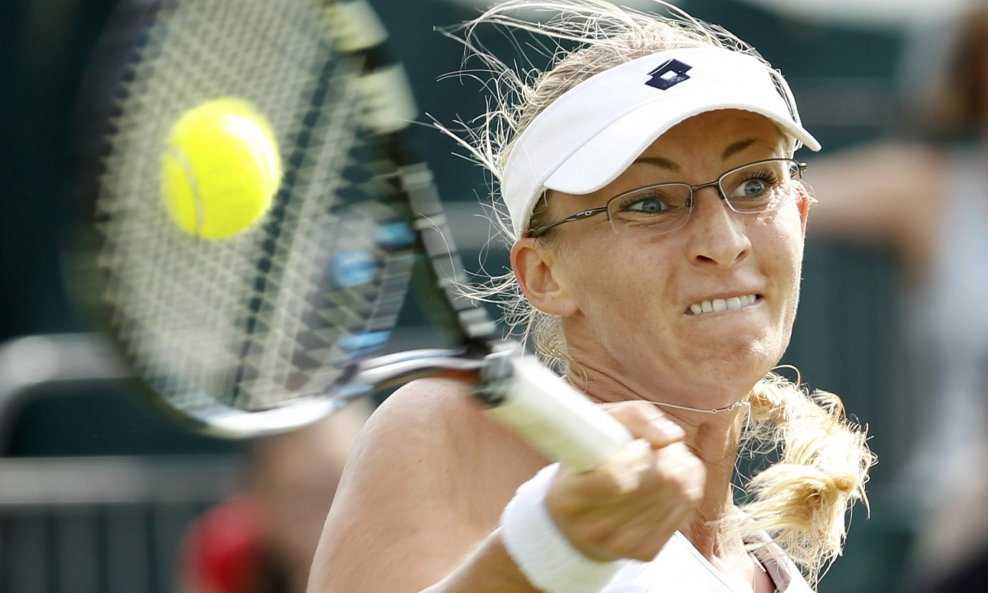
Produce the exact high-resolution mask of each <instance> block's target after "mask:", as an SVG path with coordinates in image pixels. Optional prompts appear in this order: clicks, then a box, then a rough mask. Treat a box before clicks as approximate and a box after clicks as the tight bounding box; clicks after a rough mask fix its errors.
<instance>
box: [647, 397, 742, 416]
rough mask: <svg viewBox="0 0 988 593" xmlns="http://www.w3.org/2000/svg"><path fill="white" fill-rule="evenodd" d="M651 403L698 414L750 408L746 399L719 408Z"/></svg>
mask: <svg viewBox="0 0 988 593" xmlns="http://www.w3.org/2000/svg"><path fill="white" fill-rule="evenodd" d="M651 403H652V404H654V405H656V406H658V407H660V408H670V409H673V410H685V411H687V412H698V413H700V414H722V413H724V412H733V411H734V410H737V409H738V408H748V409H749V410H750V409H751V403H750V402H748V401H747V400H741V401H736V402H734V403H733V404H730V405H727V406H723V407H720V408H694V407H693V406H684V405H681V404H670V403H668V402H651Z"/></svg>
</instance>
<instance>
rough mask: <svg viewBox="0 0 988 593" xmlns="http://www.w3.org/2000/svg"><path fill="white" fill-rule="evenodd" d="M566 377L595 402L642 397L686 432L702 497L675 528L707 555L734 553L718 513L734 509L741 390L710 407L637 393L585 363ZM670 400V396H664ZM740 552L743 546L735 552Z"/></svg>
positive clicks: (743, 406) (735, 544)
mask: <svg viewBox="0 0 988 593" xmlns="http://www.w3.org/2000/svg"><path fill="white" fill-rule="evenodd" d="M567 378H568V380H569V381H570V383H572V384H573V385H574V386H576V387H577V388H579V389H580V390H581V391H583V392H584V393H586V394H588V395H589V396H590V397H591V398H592V399H594V400H597V401H598V402H601V403H605V402H606V403H616V402H621V401H648V402H651V403H652V404H654V405H655V406H656V408H657V409H658V410H659V411H661V412H662V414H664V415H665V416H666V417H667V418H669V419H670V420H672V421H673V422H675V423H676V424H678V425H679V426H680V427H682V428H683V430H684V431H685V432H686V438H685V443H686V446H687V447H689V449H690V450H691V451H692V452H693V454H694V455H696V456H697V457H698V458H699V459H700V461H702V462H703V464H704V466H705V468H706V470H707V478H706V485H705V487H704V495H703V500H702V501H701V502H700V505H699V506H698V508H697V510H696V512H695V513H694V514H693V518H692V519H691V521H690V522H689V523H687V524H685V525H683V526H682V527H681V528H680V531H681V532H682V533H683V534H684V535H685V536H686V537H687V538H688V539H689V540H690V542H691V543H692V544H693V546H694V547H695V548H696V549H697V550H699V551H700V553H702V554H703V555H704V556H706V557H707V558H708V559H712V560H714V559H716V558H724V557H728V556H734V555H736V554H737V553H739V552H741V549H742V546H743V543H742V542H741V541H740V540H738V539H737V537H736V536H734V537H728V535H727V534H728V533H730V532H729V531H728V530H727V529H726V527H727V524H729V522H728V521H724V519H729V518H733V516H734V514H735V513H736V512H737V510H736V508H735V506H734V501H733V491H732V485H731V483H732V480H733V478H734V467H735V463H736V461H737V455H738V448H739V444H740V439H741V433H742V431H743V429H744V426H745V423H746V422H747V419H748V413H749V408H750V406H749V404H748V402H747V399H746V398H747V394H748V391H749V390H750V389H749V390H744V391H741V392H739V393H738V394H736V396H735V397H733V398H729V397H728V398H727V399H726V401H730V402H731V403H726V404H724V405H722V406H718V407H714V408H710V407H701V406H699V405H696V406H694V405H690V402H691V401H696V402H703V401H709V400H706V399H705V398H703V397H696V398H689V397H677V398H675V399H674V400H673V401H668V400H667V398H664V397H662V396H660V395H658V394H642V393H640V392H638V391H637V390H634V389H630V388H629V387H628V386H627V385H624V384H622V383H620V382H619V381H616V380H614V379H613V377H611V376H608V375H606V374H604V373H600V372H596V371H594V370H592V369H587V368H586V367H582V366H580V367H578V368H571V370H570V372H569V373H568V377H567ZM668 399H669V400H672V398H668ZM741 553H743V552H741Z"/></svg>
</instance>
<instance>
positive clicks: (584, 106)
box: [500, 47, 820, 237]
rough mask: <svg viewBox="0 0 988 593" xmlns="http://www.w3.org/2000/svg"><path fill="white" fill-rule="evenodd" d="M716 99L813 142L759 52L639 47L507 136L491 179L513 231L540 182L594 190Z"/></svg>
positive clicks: (544, 186) (527, 213)
mask: <svg viewBox="0 0 988 593" xmlns="http://www.w3.org/2000/svg"><path fill="white" fill-rule="evenodd" d="M718 109H740V110H743V111H749V112H752V113H756V114H758V115H761V116H764V117H766V118H768V119H770V120H772V122H774V123H775V124H777V125H778V127H779V129H780V130H781V131H782V132H783V133H784V134H786V135H787V136H788V137H789V138H790V139H791V140H792V142H791V147H792V149H793V150H795V149H796V148H797V147H798V146H799V144H800V143H802V144H803V145H805V146H807V147H808V148H810V149H812V150H819V149H820V144H819V143H818V142H817V141H816V139H815V138H813V136H812V135H810V133H809V132H807V131H806V130H805V129H804V128H803V126H802V124H801V123H800V121H799V115H798V113H797V112H796V106H795V102H794V101H793V100H792V93H791V92H790V90H789V86H788V85H787V84H786V81H785V79H783V78H782V75H781V74H779V73H778V72H777V71H775V70H773V69H772V68H771V67H770V66H768V65H767V64H766V63H765V62H763V61H762V60H760V59H759V58H756V57H755V56H751V55H748V54H745V53H741V52H736V51H731V50H727V49H721V48H716V47H690V48H679V49H673V50H669V51H663V52H658V53H654V54H651V55H648V56H643V57H641V58H637V59H635V60H632V61H630V62H626V63H624V64H621V65H619V66H615V67H613V68H611V69H609V70H605V71H603V72H600V73H598V74H596V75H594V76H591V77H590V78H588V79H587V80H584V81H583V82H581V83H580V84H578V85H576V86H575V87H573V88H571V89H570V90H568V91H566V92H565V93H563V94H562V95H560V96H559V97H558V98H557V99H556V100H555V101H553V102H552V104H551V105H549V106H548V107H546V108H545V109H544V110H543V111H542V112H541V113H539V115H538V116H536V117H535V119H534V120H532V122H531V123H530V124H529V125H528V127H526V128H525V130H524V131H523V132H522V133H521V135H520V136H518V137H517V138H516V139H515V140H514V141H513V148H512V149H511V153H510V154H509V155H508V159H507V162H506V163H505V166H504V170H503V171H502V174H501V179H500V181H501V196H502V197H503V198H504V204H505V206H507V208H508V213H509V214H510V215H511V223H512V227H513V229H514V231H515V233H516V236H519V237H521V236H524V233H525V230H526V229H527V227H528V224H529V218H530V217H531V214H532V207H533V206H534V204H535V202H536V200H538V198H539V196H541V195H543V194H544V193H545V192H547V191H550V190H552V191H558V192H564V193H567V194H571V195H585V194H589V193H591V192H594V191H597V190H599V189H600V188H602V187H604V186H605V185H607V184H608V183H610V182H611V181H613V180H614V179H616V178H617V177H618V176H619V175H620V174H621V173H622V172H623V171H624V170H625V169H627V168H628V166H629V165H631V163H633V162H634V161H635V159H636V158H638V155H640V154H641V153H642V151H644V150H645V149H646V148H648V147H649V145H650V144H652V142H654V141H655V140H656V139H657V138H658V137H659V136H661V135H662V134H664V133H665V132H666V131H668V130H669V129H670V128H671V127H673V126H675V125H676V124H678V123H680V122H682V121H683V120H685V119H687V118H690V117H693V116H695V115H699V114H701V113H705V112H707V111H715V110H718Z"/></svg>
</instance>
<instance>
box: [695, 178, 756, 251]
mask: <svg viewBox="0 0 988 593" xmlns="http://www.w3.org/2000/svg"><path fill="white" fill-rule="evenodd" d="M704 193H705V194H707V195H706V197H705V198H704V197H701V196H702V194H704ZM742 218H743V217H742V216H740V215H738V214H736V213H735V212H733V211H732V210H731V209H730V206H728V204H727V201H726V200H725V199H724V198H723V196H721V194H720V188H719V187H718V186H717V185H716V184H714V185H705V186H702V188H700V189H695V190H694V192H693V210H692V212H691V213H690V220H689V222H688V223H687V232H688V233H689V235H690V239H689V256H690V260H691V261H693V262H694V263H696V264H698V265H710V264H713V265H717V266H723V267H730V266H732V265H734V264H735V263H737V262H740V261H742V260H744V259H745V258H746V257H747V256H748V254H749V253H750V251H751V241H750V239H749V238H748V234H747V227H746V223H745V221H744V220H742Z"/></svg>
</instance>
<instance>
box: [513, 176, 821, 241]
mask: <svg viewBox="0 0 988 593" xmlns="http://www.w3.org/2000/svg"><path fill="white" fill-rule="evenodd" d="M778 161H789V162H792V163H795V164H796V171H797V173H796V175H795V176H793V175H790V177H789V180H790V181H792V180H795V179H802V177H803V173H804V172H805V171H806V163H804V162H802V161H797V160H796V159H794V158H790V157H776V158H771V159H761V160H757V161H752V162H750V163H745V164H743V165H738V166H737V167H733V168H731V169H728V170H727V171H724V172H723V173H721V174H720V176H719V177H717V179H715V180H713V181H708V182H706V183H700V184H697V185H693V184H691V183H686V182H685V181H663V182H661V183H652V184H649V185H643V186H641V187H636V188H634V189H630V190H628V191H623V192H621V193H619V194H617V195H615V196H613V197H611V198H608V200H607V203H606V204H604V205H603V206H601V207H599V208H590V209H589V210H583V211H582V212H577V213H576V214H572V215H570V216H567V217H566V218H564V219H562V220H557V221H556V222H550V223H546V224H542V225H539V226H537V227H535V228H533V229H529V230H528V231H526V232H525V237H526V238H529V239H538V238H539V237H544V236H545V234H546V233H548V232H549V231H550V230H552V229H554V228H556V227H557V226H559V225H562V224H566V223H568V222H576V221H578V220H585V219H587V218H591V217H593V216H596V215H598V214H601V213H606V212H607V211H608V210H610V207H611V202H613V201H614V200H617V199H618V198H622V197H624V196H627V195H628V194H630V193H633V192H637V191H641V190H643V189H650V188H654V187H661V186H663V185H679V186H683V187H689V188H690V210H689V214H692V213H693V205H694V204H695V203H696V199H695V196H696V192H698V191H699V190H701V189H704V188H708V187H715V188H717V195H718V196H720V199H721V200H722V201H724V202H725V203H726V204H727V208H728V209H729V210H730V211H731V212H736V213H737V214H760V213H763V212H768V211H769V208H766V209H764V210H751V211H744V212H743V211H740V210H735V209H734V206H733V205H732V204H731V200H729V199H728V198H727V195H726V194H725V193H724V188H723V187H722V186H721V185H720V184H721V182H722V181H723V180H724V178H725V177H727V176H728V175H731V174H733V173H736V172H737V171H739V170H740V169H744V168H745V167H750V166H752V165H760V164H762V163H772V162H778ZM688 220H689V217H688V216H687V219H686V221H688ZM607 221H608V222H611V218H610V216H608V217H607ZM683 226H685V221H684V223H683V225H681V226H677V227H675V228H672V229H669V230H668V231H663V232H672V231H674V230H677V229H680V228H682V227H683ZM612 228H613V225H612Z"/></svg>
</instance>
